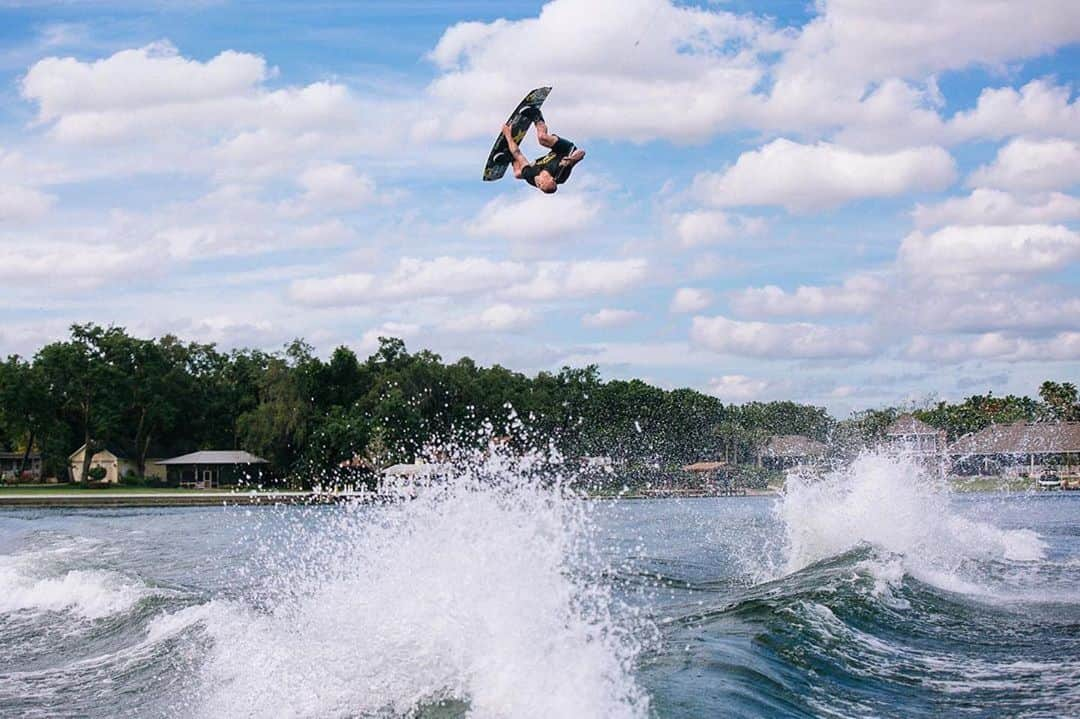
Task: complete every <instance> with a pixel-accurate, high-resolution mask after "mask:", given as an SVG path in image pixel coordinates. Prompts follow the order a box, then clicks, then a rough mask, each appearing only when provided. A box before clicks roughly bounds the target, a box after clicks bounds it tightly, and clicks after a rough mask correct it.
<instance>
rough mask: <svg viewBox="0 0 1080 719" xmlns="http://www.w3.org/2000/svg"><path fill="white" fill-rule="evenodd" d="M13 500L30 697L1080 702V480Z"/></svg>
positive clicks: (283, 709)
mask: <svg viewBox="0 0 1080 719" xmlns="http://www.w3.org/2000/svg"><path fill="white" fill-rule="evenodd" d="M494 474H495V475H497V476H496V477H495V478H494V479H492V476H490V475H491V473H489V474H488V475H487V476H485V477H483V478H476V477H473V478H471V479H469V480H466V481H462V482H461V483H460V484H459V485H458V486H456V487H455V488H454V489H451V490H449V491H446V492H444V493H441V494H437V493H431V495H430V496H428V497H421V498H420V499H418V500H415V501H410V502H402V503H399V504H394V505H389V506H379V507H374V506H358V507H351V506H332V507H312V508H305V507H282V508H272V507H263V508H246V507H239V508H237V507H234V508H224V507H222V508H208V509H187V508H184V509H160V510H71V511H65V510H6V511H0V716H3V717H16V716H18V717H363V716H372V717H394V716H421V717H457V716H462V717H466V716H467V717H478V718H483V719H488V718H491V719H494V718H496V717H548V718H551V717H567V718H574V717H788V716H790V717H857V716H879V717H938V716H974V717H981V716H985V717H1005V716H1007V717H1064V716H1080V521H1078V520H1080V497H1077V496H1070V495H1066V494H1064V493H1060V494H1050V493H1043V494H1039V495H978V496H975V495H952V494H950V493H949V492H948V491H945V490H943V489H942V488H940V487H939V486H937V485H936V484H935V483H934V482H932V481H929V480H926V479H925V478H920V476H919V475H918V472H917V471H916V470H915V469H914V468H912V467H910V466H907V465H905V464H904V463H902V462H897V461H895V460H888V459H884V458H878V457H867V458H864V459H862V460H860V461H859V462H857V463H856V464H855V465H854V466H852V467H851V468H848V469H847V470H846V471H844V472H841V473H838V474H837V475H836V476H833V477H831V478H830V479H828V480H826V481H815V482H805V483H802V482H792V483H791V485H790V487H789V492H788V494H787V496H786V497H784V498H783V499H776V498H766V497H759V498H729V499H693V500H626V501H594V502H582V501H578V500H575V499H573V498H571V497H566V496H564V495H562V494H560V493H558V492H554V491H551V490H550V489H542V488H539V487H537V486H535V484H534V483H532V482H529V481H526V480H524V479H520V478H515V475H514V472H513V470H508V469H506V468H502V469H500V470H498V471H497V472H494Z"/></svg>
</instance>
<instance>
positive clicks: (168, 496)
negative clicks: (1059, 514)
mask: <svg viewBox="0 0 1080 719" xmlns="http://www.w3.org/2000/svg"><path fill="white" fill-rule="evenodd" d="M950 486H951V488H952V490H953V491H954V492H957V493H960V494H975V493H995V494H996V493H1000V494H1033V493H1036V492H1037V488H1036V485H1035V483H1034V482H1032V481H1031V480H1027V479H1005V478H1000V477H986V478H979V479H973V480H953V481H951V482H950ZM782 489H783V488H782V487H780V486H772V485H770V486H769V487H768V489H762V490H748V491H747V493H746V494H744V495H734V496H733V497H740V496H741V497H778V496H780V493H781V491H782ZM1038 493H1040V494H1042V492H1038ZM680 496H681V495H678V494H675V495H672V496H671V497H658V496H656V495H652V494H644V493H638V492H634V491H628V492H591V493H589V494H588V498H589V499H597V500H612V499H659V498H676V497H680ZM707 496H709V497H711V496H712V495H707ZM717 496H719V495H717ZM733 497H724V498H725V499H730V498H733ZM373 498H374V495H371V494H369V493H357V492H329V493H328V492H308V491H290V490H275V489H259V490H256V489H239V488H232V487H230V488H224V489H220V490H205V489H187V488H179V487H128V486H124V485H117V486H115V487H108V488H99V489H89V488H86V487H82V486H80V485H77V484H39V485H16V486H0V508H18V507H22V508H49V507H52V508H73V507H85V508H109V507H195V506H221V505H259V504H263V505H265V504H320V503H332V502H340V501H349V500H354V501H355V500H359V501H370V500H372V499H373ZM681 498H683V499H694V498H704V497H700V496H697V495H694V496H690V495H688V496H681Z"/></svg>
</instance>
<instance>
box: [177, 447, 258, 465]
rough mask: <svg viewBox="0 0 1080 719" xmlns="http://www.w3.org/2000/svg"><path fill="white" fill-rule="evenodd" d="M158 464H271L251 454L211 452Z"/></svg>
mask: <svg viewBox="0 0 1080 719" xmlns="http://www.w3.org/2000/svg"><path fill="white" fill-rule="evenodd" d="M158 464H269V462H267V461H266V460H265V459H263V458H262V457H256V456H255V455H253V454H251V453H250V452H244V451H239V452H235V451H231V450H230V451H221V450H210V451H204V452H192V453H191V454H184V455H181V456H179V457H171V458H169V459H163V460H160V461H159V462H158Z"/></svg>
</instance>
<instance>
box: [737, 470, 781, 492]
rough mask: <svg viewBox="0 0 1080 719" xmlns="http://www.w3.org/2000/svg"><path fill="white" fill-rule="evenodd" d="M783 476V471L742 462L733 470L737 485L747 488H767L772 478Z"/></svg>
mask: <svg viewBox="0 0 1080 719" xmlns="http://www.w3.org/2000/svg"><path fill="white" fill-rule="evenodd" d="M782 477H783V473H781V472H778V471H775V470H771V469H765V468H764V467H758V466H755V465H753V464H741V465H739V466H738V467H736V468H735V470H734V471H733V472H732V478H733V479H734V480H735V486H736V487H741V488H746V489H766V488H768V486H769V482H770V481H771V480H775V479H779V478H782Z"/></svg>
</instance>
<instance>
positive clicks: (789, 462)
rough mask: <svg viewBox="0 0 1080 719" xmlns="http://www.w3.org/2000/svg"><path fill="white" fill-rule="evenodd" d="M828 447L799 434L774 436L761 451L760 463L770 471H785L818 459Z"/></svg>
mask: <svg viewBox="0 0 1080 719" xmlns="http://www.w3.org/2000/svg"><path fill="white" fill-rule="evenodd" d="M827 450H828V447H827V446H826V445H825V443H824V442H819V441H817V440H816V439H812V438H810V437H805V436H803V435H801V434H776V435H773V436H772V437H769V441H768V442H767V443H766V444H765V447H764V448H763V449H762V450H761V455H760V456H761V463H762V465H764V466H766V467H770V468H772V469H785V468H787V467H791V466H793V465H799V464H805V463H806V462H808V461H813V460H817V459H820V458H821V457H823V456H824V455H825V452H826V451H827Z"/></svg>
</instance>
